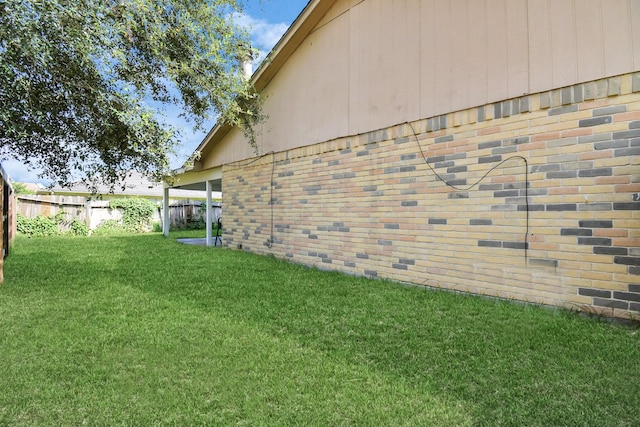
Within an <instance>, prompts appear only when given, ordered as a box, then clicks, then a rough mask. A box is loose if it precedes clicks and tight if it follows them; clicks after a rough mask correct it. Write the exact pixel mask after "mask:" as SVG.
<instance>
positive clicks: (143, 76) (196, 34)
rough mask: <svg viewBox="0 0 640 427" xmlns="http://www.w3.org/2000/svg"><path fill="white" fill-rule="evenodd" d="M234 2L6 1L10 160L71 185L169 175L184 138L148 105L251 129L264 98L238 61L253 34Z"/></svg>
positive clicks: (3, 139) (3, 127)
mask: <svg viewBox="0 0 640 427" xmlns="http://www.w3.org/2000/svg"><path fill="white" fill-rule="evenodd" d="M239 8H240V5H239V4H238V3H237V2H236V1H235V0H209V1H207V2H194V1H191V0H163V1H156V0H132V1H127V2H120V1H105V0H102V1H101V0H75V1H67V0H48V1H46V2H42V1H38V0H24V1H20V2H6V1H3V0H0V103H2V105H3V108H2V111H0V160H1V159H2V158H3V157H4V158H6V157H9V156H11V157H15V158H18V159H21V160H22V161H24V162H25V164H27V165H28V164H29V163H30V162H31V161H36V162H38V167H40V168H42V169H43V170H44V175H45V176H47V177H49V178H52V179H55V180H57V181H58V182H59V183H60V184H67V183H68V182H70V181H71V180H74V179H78V178H86V179H88V180H90V181H91V180H94V179H95V178H97V177H100V178H101V180H103V181H107V182H111V183H112V184H113V183H115V182H116V181H117V180H118V178H119V177H120V176H122V175H123V174H124V173H125V172H126V171H128V170H131V169H135V170H138V171H140V172H142V173H144V174H146V175H150V176H153V177H156V178H157V177H159V176H161V175H163V174H165V173H166V172H167V171H168V155H169V154H170V153H171V152H172V150H173V149H174V146H175V144H176V143H177V142H178V141H177V139H176V132H175V129H173V128H172V126H170V125H169V124H167V123H165V122H164V121H163V120H162V118H161V117H159V116H158V114H157V113H156V111H155V110H154V109H152V108H151V107H150V106H149V102H150V101H152V102H153V103H154V105H155V103H159V104H164V105H169V104H175V105H177V106H180V107H181V108H182V109H183V111H184V114H185V117H186V118H187V119H189V120H190V121H191V122H192V123H194V125H195V126H202V125H203V123H205V121H206V120H208V119H211V118H212V117H219V118H221V119H222V120H223V121H226V122H227V123H231V124H234V125H239V126H241V127H242V128H243V129H245V130H247V129H251V130H249V131H246V132H245V133H246V134H247V135H248V139H249V143H250V144H252V145H253V146H254V148H256V147H255V135H254V134H253V131H252V129H253V126H254V125H255V124H256V123H257V122H256V118H260V117H261V115H260V102H259V97H258V96H257V95H256V94H255V93H254V92H253V91H252V88H251V86H250V85H249V84H248V83H247V82H246V81H245V80H244V79H243V78H242V75H241V73H240V70H239V67H238V64H237V62H238V59H237V58H238V57H240V56H242V55H244V54H246V53H245V52H244V50H246V48H245V47H246V46H248V36H247V34H246V33H244V32H243V31H241V30H240V29H239V28H237V27H236V26H235V25H234V24H233V22H232V21H231V16H232V14H231V12H233V11H236V10H239Z"/></svg>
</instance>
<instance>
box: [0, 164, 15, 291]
mask: <svg viewBox="0 0 640 427" xmlns="http://www.w3.org/2000/svg"><path fill="white" fill-rule="evenodd" d="M15 207H16V200H15V194H14V193H13V188H12V187H11V180H10V179H9V175H8V174H7V173H6V171H5V170H4V168H3V167H2V165H0V211H1V212H2V221H0V236H1V237H2V238H1V239H0V283H2V281H3V280H4V259H5V258H6V257H7V256H9V250H10V248H11V243H12V242H13V238H14V237H15V235H16V218H15Z"/></svg>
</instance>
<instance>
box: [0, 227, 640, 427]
mask: <svg viewBox="0 0 640 427" xmlns="http://www.w3.org/2000/svg"><path fill="white" fill-rule="evenodd" d="M179 236H180V237H184V236H182V235H181V234H180V235H179ZM172 237H178V234H174V233H172ZM639 361H640V333H639V331H638V329H637V328H634V327H629V326H622V325H617V324H612V323H608V322H605V321H602V320H598V319H590V318H585V317H581V316H578V315H574V314H570V313H567V312H564V311H561V310H556V311H553V310H549V309H545V308H541V307H535V306H526V305H521V304H516V303H509V302H505V301H495V300H490V299H483V298H477V297H472V296H465V295H456V294H452V293H447V292H436V291H425V290H423V289H419V288H411V287H405V286H401V285H397V284H393V283H390V282H386V281H381V280H377V281H376V280H367V279H364V278H356V277H351V276H345V275H342V274H337V273H330V272H322V271H318V270H315V269H308V268H304V267H301V266H297V265H292V264H289V263H286V262H284V261H280V260H277V259H274V258H270V257H259V256H255V255H252V254H248V253H244V252H239V251H232V250H225V249H221V248H206V247H196V246H187V245H182V244H180V243H178V242H176V241H175V240H174V239H165V238H163V237H162V236H160V235H158V234H155V235H141V236H106V237H92V238H70V237H66V238H64V237H55V238H40V239H25V238H19V239H18V240H17V241H16V243H15V245H14V247H13V250H12V254H11V256H10V257H9V258H8V259H7V260H6V264H5V283H4V285H3V286H1V287H0V366H1V367H2V374H1V375H0V425H11V426H16V425H17V426H20V425H25V426H33V425H38V426H43V425H56V426H58V425H81V424H88V425H94V426H99V425H104V426H113V425H220V426H228V425H245V426H270V425H273V426H282V425H300V426H328V425H331V426H333V425H363V426H382V425H384V426H396V425H407V426H416V425H434V426H440V425H487V426H495V425H517V426H521V425H527V426H533V425H539V426H551V425H553V426H560V425H567V426H575V425H584V426H590V425H598V426H607V425H612V426H631V425H638V419H639V418H638V417H639V415H638V408H640V367H639V366H640V365H639Z"/></svg>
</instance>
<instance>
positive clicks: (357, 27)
mask: <svg viewBox="0 0 640 427" xmlns="http://www.w3.org/2000/svg"><path fill="white" fill-rule="evenodd" d="M639 4H640V2H639V1H638V0H579V1H576V0H421V1H419V0H365V1H359V0H338V1H337V2H336V3H335V5H334V6H333V8H332V9H331V10H330V11H329V12H328V13H327V14H326V15H325V17H324V18H323V19H321V20H320V22H318V24H317V25H316V27H315V29H314V30H313V31H312V32H311V33H310V35H309V36H308V37H307V38H306V39H305V40H304V41H303V42H302V44H301V45H300V46H299V47H298V48H297V50H296V51H295V52H294V53H293V54H292V55H291V57H290V58H289V59H288V61H287V62H286V63H285V64H284V65H283V66H282V68H281V69H280V70H279V71H278V73H277V74H276V75H275V77H274V78H273V79H272V80H271V82H270V83H269V84H268V86H267V87H266V89H265V93H266V94H267V95H268V99H267V101H266V104H265V110H266V113H267V114H268V116H269V119H268V120H267V122H266V123H265V124H264V126H263V127H262V135H261V137H260V141H259V144H260V147H261V151H262V152H268V151H271V150H276V151H278V150H284V149H288V148H292V147H296V146H303V145H309V144H313V143H317V142H321V141H325V140H329V139H332V138H338V137H342V136H347V135H357V134H361V133H364V132H368V131H371V130H374V129H380V128H382V127H385V126H390V125H393V124H396V123H402V122H404V121H408V120H409V121H411V120H418V119H422V118H428V117H434V116H438V115H442V114H446V113H449V112H452V111H458V110H463V109H466V108H471V107H474V106H478V105H483V104H487V103H493V102H499V101H502V100H506V99H511V98H515V97H518V96H522V95H524V94H527V93H537V92H542V91H547V90H551V89H555V88H560V87H565V86H570V85H573V84H576V83H580V82H585V81H592V80H597V79H601V78H604V77H610V76H615V75H620V74H624V73H628V72H632V71H636V70H639V69H640V53H639V51H640V6H639ZM227 139H228V141H225V143H224V144H219V146H218V147H217V148H216V149H215V150H213V152H212V154H211V156H212V157H211V158H209V159H205V161H204V162H203V163H204V164H207V165H210V166H217V165H221V164H224V163H227V162H230V161H233V160H239V159H242V158H245V157H246V154H247V150H246V149H245V148H243V147H242V146H246V145H247V144H246V143H245V142H244V141H243V137H242V135H241V134H240V133H238V132H234V133H231V134H229V135H228V136H227ZM248 153H249V154H250V150H249V151H248Z"/></svg>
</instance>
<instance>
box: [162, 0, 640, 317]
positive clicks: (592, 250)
mask: <svg viewBox="0 0 640 427" xmlns="http://www.w3.org/2000/svg"><path fill="white" fill-rule="evenodd" d="M639 46H640V3H639V2H638V1H635V0H616V1H605V0H589V1H579V2H574V1H569V0H558V1H538V0H491V1H463V0H454V1H448V0H447V1H445V0H421V1H418V0H416V1H404V0H311V1H310V2H309V3H308V5H307V6H306V8H305V9H304V10H303V11H302V13H301V14H300V15H299V17H298V18H297V20H296V21H295V22H294V23H293V24H292V26H291V27H290V28H289V30H288V31H287V32H286V33H285V35H284V36H283V37H282V39H281V40H280V41H279V42H278V44H277V45H276V46H275V47H274V49H273V50H272V52H271V53H270V54H269V56H268V58H267V60H266V61H264V62H263V64H262V65H261V66H260V67H259V68H258V70H256V72H255V73H254V74H253V76H252V82H253V83H254V85H255V87H256V88H257V89H258V90H259V91H261V92H263V93H264V94H265V95H266V98H265V101H264V111H265V113H266V115H267V116H268V119H266V120H265V121H264V122H263V123H262V125H261V126H260V128H259V129H258V130H259V132H260V136H259V140H258V145H259V153H258V155H255V154H254V153H253V152H252V149H251V147H250V146H249V144H248V143H247V142H246V141H245V140H244V138H243V134H242V132H241V131H240V130H239V129H237V128H231V127H229V126H226V125H224V124H219V125H217V126H216V127H214V128H213V129H212V130H211V132H210V133H209V134H208V135H207V137H206V138H205V139H204V140H203V141H202V143H201V144H200V146H199V147H198V152H200V153H201V156H200V160H199V162H197V163H196V164H194V166H193V168H191V169H189V170H183V171H181V173H180V174H179V175H178V177H177V179H176V181H175V182H174V183H172V184H171V185H169V184H166V185H165V187H166V188H165V197H168V195H169V193H170V192H171V191H173V189H174V188H196V187H198V188H202V189H206V190H207V193H208V192H210V191H213V190H221V191H222V200H223V203H224V206H225V208H224V217H225V221H224V236H225V239H224V245H225V246H228V247H231V248H242V249H243V250H247V251H252V252H255V253H259V254H272V255H274V256H276V257H280V258H284V259H288V260H291V261H292V262H297V263H302V264H306V265H313V266H317V267H320V268H326V269H332V270H339V271H343V272H346V273H350V274H356V275H365V276H370V277H378V278H389V279H393V280H397V281H400V282H407V283H413V284H418V285H424V286H429V287H436V288H444V289H450V290H455V291H461V292H469V293H475V294H482V295H490V296H495V297H499V298H507V299H515V300H521V301H528V302H533V303H539V304H546V305H553V306H561V307H568V308H571V309H579V310H584V311H589V312H596V313H601V314H606V315H613V316H616V317H627V318H628V317H634V316H635V317H637V316H638V313H640V201H639V197H640V196H639V194H640V72H639V71H640V48H639Z"/></svg>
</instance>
